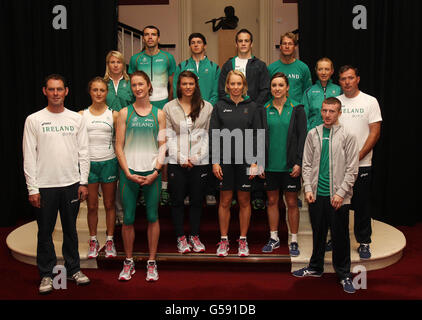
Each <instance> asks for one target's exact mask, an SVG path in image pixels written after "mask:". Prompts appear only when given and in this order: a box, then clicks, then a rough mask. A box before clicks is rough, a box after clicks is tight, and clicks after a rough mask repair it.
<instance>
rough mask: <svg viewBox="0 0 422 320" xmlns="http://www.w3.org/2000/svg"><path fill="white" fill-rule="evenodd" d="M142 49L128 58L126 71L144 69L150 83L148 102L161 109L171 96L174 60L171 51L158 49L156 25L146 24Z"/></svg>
mask: <svg viewBox="0 0 422 320" xmlns="http://www.w3.org/2000/svg"><path fill="white" fill-rule="evenodd" d="M142 33H143V36H142V40H143V43H144V46H145V48H144V50H143V51H141V52H139V53H137V54H135V55H133V56H132V57H131V58H130V62H129V69H128V73H129V74H132V73H133V72H134V71H136V70H141V71H144V72H145V73H146V74H147V75H148V77H149V78H150V80H151V83H152V88H153V91H152V95H151V97H150V102H151V103H152V104H153V105H154V106H155V107H157V108H158V109H160V110H162V109H163V107H164V105H165V104H166V103H167V102H168V101H169V99H171V97H173V75H174V71H175V69H176V61H175V60H174V57H173V55H172V54H171V53H169V52H166V51H162V50H160V49H159V47H158V44H159V42H160V30H159V29H158V28H157V27H156V26H146V27H145V28H144V30H143V31H142Z"/></svg>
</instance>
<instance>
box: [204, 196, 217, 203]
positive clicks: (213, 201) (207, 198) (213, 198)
mask: <svg viewBox="0 0 422 320" xmlns="http://www.w3.org/2000/svg"><path fill="white" fill-rule="evenodd" d="M205 201H206V203H207V206H215V205H216V204H217V200H216V199H215V197H214V196H213V195H211V194H209V195H207V196H206V197H205Z"/></svg>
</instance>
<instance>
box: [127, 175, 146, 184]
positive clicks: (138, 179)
mask: <svg viewBox="0 0 422 320" xmlns="http://www.w3.org/2000/svg"><path fill="white" fill-rule="evenodd" d="M127 178H128V179H129V180H130V181H132V182H135V183H137V184H140V185H142V183H143V182H144V180H145V177H144V176H140V175H137V174H129V175H128V176H127Z"/></svg>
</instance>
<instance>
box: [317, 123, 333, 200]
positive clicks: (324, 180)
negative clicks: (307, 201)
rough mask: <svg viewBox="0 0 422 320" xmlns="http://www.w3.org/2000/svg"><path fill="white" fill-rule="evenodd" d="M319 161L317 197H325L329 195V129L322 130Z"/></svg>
mask: <svg viewBox="0 0 422 320" xmlns="http://www.w3.org/2000/svg"><path fill="white" fill-rule="evenodd" d="M322 130H323V131H322V132H323V134H322V146H321V159H320V162H319V175H318V189H317V195H318V196H323V197H327V196H329V195H330V131H331V130H330V129H327V128H326V127H323V129H322Z"/></svg>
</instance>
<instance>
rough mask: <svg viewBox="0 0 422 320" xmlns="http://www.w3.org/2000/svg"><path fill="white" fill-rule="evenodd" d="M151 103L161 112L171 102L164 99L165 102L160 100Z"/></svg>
mask: <svg viewBox="0 0 422 320" xmlns="http://www.w3.org/2000/svg"><path fill="white" fill-rule="evenodd" d="M150 102H151V104H152V105H153V106H154V107H156V108H158V109H160V110H163V108H164V105H165V104H166V103H167V102H169V100H168V99H164V100H160V101H150Z"/></svg>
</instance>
